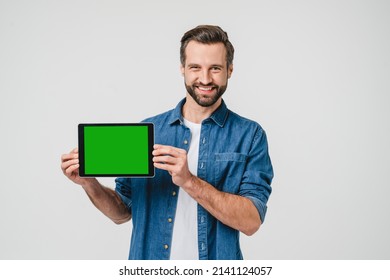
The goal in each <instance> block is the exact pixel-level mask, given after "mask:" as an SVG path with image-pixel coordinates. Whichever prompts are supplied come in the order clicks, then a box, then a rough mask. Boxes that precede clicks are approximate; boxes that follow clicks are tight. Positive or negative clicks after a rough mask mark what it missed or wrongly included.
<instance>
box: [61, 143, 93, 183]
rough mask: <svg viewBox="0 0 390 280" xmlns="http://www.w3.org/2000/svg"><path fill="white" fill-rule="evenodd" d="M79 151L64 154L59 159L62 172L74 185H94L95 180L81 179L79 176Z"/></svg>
mask: <svg viewBox="0 0 390 280" xmlns="http://www.w3.org/2000/svg"><path fill="white" fill-rule="evenodd" d="M79 167H80V164H79V149H78V148H74V149H73V150H72V151H70V153H69V154H64V155H62V157H61V169H62V172H63V173H64V174H65V176H66V177H68V178H69V179H70V180H71V181H73V182H74V183H76V184H78V185H81V186H87V185H91V184H94V183H96V181H97V180H96V179H95V178H82V177H80V176H79Z"/></svg>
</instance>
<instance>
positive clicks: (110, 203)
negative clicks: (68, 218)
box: [61, 148, 131, 224]
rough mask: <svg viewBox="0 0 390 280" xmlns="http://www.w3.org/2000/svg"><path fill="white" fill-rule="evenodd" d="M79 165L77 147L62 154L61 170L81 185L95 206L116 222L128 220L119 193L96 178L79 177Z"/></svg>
mask: <svg viewBox="0 0 390 280" xmlns="http://www.w3.org/2000/svg"><path fill="white" fill-rule="evenodd" d="M79 166H80V165H79V153H78V149H77V148H75V149H73V150H72V151H71V152H70V153H69V154H65V155H62V157H61V169H62V172H63V173H64V174H65V176H66V177H68V178H69V179H70V180H71V181H73V182H74V183H76V184H78V185H81V186H82V187H83V189H84V190H85V192H86V193H87V195H88V197H89V198H90V200H91V201H92V203H93V204H94V205H95V206H96V208H98V209H99V210H100V211H101V212H102V213H103V214H104V215H106V216H107V217H108V218H110V219H111V220H112V221H113V222H114V223H116V224H122V223H124V222H127V221H129V220H130V219H131V214H130V213H129V211H128V210H127V208H126V206H125V205H124V203H123V202H122V200H121V199H120V197H119V195H118V194H117V193H116V192H115V191H114V190H112V189H110V188H107V187H104V186H103V185H101V184H100V183H99V181H98V180H96V178H82V177H80V176H79Z"/></svg>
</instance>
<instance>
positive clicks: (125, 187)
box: [115, 178, 133, 213]
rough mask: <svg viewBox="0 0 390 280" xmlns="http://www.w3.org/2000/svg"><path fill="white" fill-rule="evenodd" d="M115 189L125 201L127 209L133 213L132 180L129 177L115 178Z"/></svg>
mask: <svg viewBox="0 0 390 280" xmlns="http://www.w3.org/2000/svg"><path fill="white" fill-rule="evenodd" d="M115 184H116V185H115V191H116V193H117V194H119V197H120V198H121V199H122V201H123V203H124V204H125V205H126V207H127V210H128V211H129V212H130V213H131V205H132V204H133V201H132V198H131V187H130V186H131V181H130V179H129V178H116V179H115Z"/></svg>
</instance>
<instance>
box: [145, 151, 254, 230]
mask: <svg viewBox="0 0 390 280" xmlns="http://www.w3.org/2000/svg"><path fill="white" fill-rule="evenodd" d="M154 148H155V150H154V151H153V155H154V158H153V161H154V166H155V167H156V168H160V169H163V170H167V171H168V172H169V173H170V174H171V176H172V180H173V183H175V184H176V185H178V186H180V187H181V188H183V189H184V190H185V191H186V192H187V193H188V194H189V195H190V196H191V197H192V198H194V199H195V200H196V201H197V202H198V203H199V204H200V205H202V206H203V207H204V208H205V209H206V210H207V211H208V212H209V213H210V214H211V215H213V216H214V217H215V218H216V219H218V220H219V221H221V222H222V223H224V224H225V225H227V226H230V227H232V228H234V229H236V230H239V231H241V232H243V233H244V234H246V235H252V234H254V233H255V232H256V231H257V230H258V229H259V227H260V225H261V220H260V216H259V213H258V211H257V209H256V207H255V206H254V204H253V203H252V201H250V200H249V199H248V198H246V197H242V196H239V195H235V194H230V193H226V192H221V191H219V190H217V189H216V188H215V187H214V186H212V185H210V184H209V183H207V182H206V181H204V180H202V179H200V178H198V177H196V176H194V175H192V174H191V173H190V171H189V169H188V163H187V152H186V151H185V150H183V149H179V148H175V147H171V146H163V145H155V146H154Z"/></svg>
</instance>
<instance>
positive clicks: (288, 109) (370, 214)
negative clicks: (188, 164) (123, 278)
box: [0, 0, 390, 259]
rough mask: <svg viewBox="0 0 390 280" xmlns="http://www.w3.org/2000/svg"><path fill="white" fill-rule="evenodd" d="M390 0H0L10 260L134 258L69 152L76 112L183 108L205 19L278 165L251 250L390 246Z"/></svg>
mask: <svg viewBox="0 0 390 280" xmlns="http://www.w3.org/2000/svg"><path fill="white" fill-rule="evenodd" d="M389 14H390V4H389V2H388V1H379V0H377V1H373V0H371V1H368V0H360V1H352V0H350V1H348V0H338V1H336V0H328V1H309V0H301V1H288V0H284V1H278V0H276V1H245V0H240V1H227V0H224V1H222V0H220V1H210V0H206V1H205V0H197V1H179V0H176V1H124V0H123V1H49V0H47V1H43V0H42V1H27V0H26V1H22V0H15V1H5V0H0V95H1V99H0V135H1V136H0V147H1V153H0V155H1V162H0V173H1V176H0V182H1V186H0V259H126V258H127V255H128V249H129V240H130V233H131V225H130V223H128V224H126V225H121V226H117V225H114V224H113V223H112V222H110V221H109V220H108V219H107V218H106V217H104V216H103V215H102V214H101V213H100V212H98V211H97V210H96V209H95V208H94V207H93V205H92V204H91V203H90V202H89V200H88V198H87V196H86V195H85V194H84V192H83V191H82V189H81V188H80V187H78V186H76V185H74V184H72V183H71V182H70V181H68V180H67V179H66V178H65V176H64V175H63V174H62V172H61V169H60V157H61V154H63V153H66V152H68V151H70V150H71V149H72V148H73V147H75V146H76V145H77V124H78V123H80V122H137V121H139V120H141V119H143V118H146V117H149V116H151V115H156V114H158V113H161V112H163V111H166V110H169V109H171V108H173V107H174V106H175V105H176V104H177V102H178V101H179V100H180V99H181V98H182V97H183V96H184V94H185V89H184V85H183V80H182V77H181V75H180V72H179V41H180V38H181V36H182V35H183V33H184V32H185V31H187V30H189V29H191V28H193V27H195V26H196V25H199V24H216V25H219V26H221V27H222V28H223V29H225V30H226V31H227V32H228V34H229V37H230V39H231V41H232V43H233V45H234V46H235V49H236V55H235V61H234V66H235V69H234V73H233V76H232V78H231V79H230V83H229V87H228V90H227V92H226V93H225V96H224V98H225V101H226V103H227V105H228V106H229V107H230V109H232V110H233V111H236V112H237V113H239V114H241V115H244V116H246V117H248V118H251V119H253V120H256V121H258V122H259V123H260V124H261V125H262V126H263V128H264V129H265V130H266V132H267V135H268V140H269V145H270V155H271V158H272V162H273V165H274V170H275V179H274V182H273V193H272V195H271V197H270V201H269V209H268V214H267V217H266V220H265V224H264V225H263V227H262V228H261V229H260V231H259V232H257V233H256V234H255V235H254V236H252V237H245V236H244V235H242V238H241V242H242V249H243V253H244V257H245V258H246V259H389V258H390V242H389V236H390V219H389V213H390V206H389V202H388V200H389V197H390V188H389V187H390V184H389V167H390V164H389V156H390V146H389V143H390V125H389V121H390V112H389V104H390V97H389V94H390V82H389V81H390V79H389V78H390V75H389V74H390V54H389V50H390V19H389ZM215 140H216V141H223V140H221V139H215ZM102 182H103V183H105V184H106V185H111V186H113V179H105V180H102Z"/></svg>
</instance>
